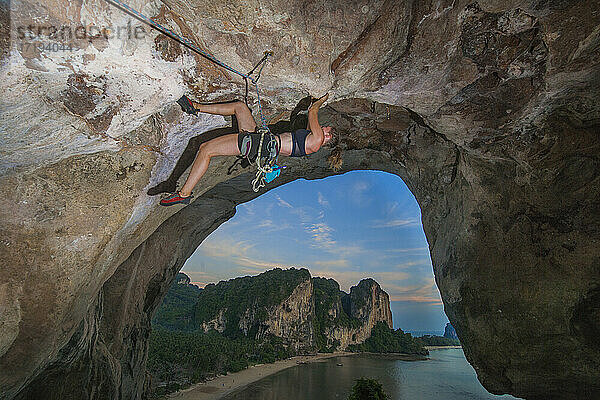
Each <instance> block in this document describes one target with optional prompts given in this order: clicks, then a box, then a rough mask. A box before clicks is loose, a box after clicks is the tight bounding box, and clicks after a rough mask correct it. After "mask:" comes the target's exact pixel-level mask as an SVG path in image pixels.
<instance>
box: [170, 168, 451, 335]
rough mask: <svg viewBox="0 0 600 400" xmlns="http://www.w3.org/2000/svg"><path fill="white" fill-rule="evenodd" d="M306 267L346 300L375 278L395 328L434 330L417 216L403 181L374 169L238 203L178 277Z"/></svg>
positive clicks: (436, 310) (434, 294)
mask: <svg viewBox="0 0 600 400" xmlns="http://www.w3.org/2000/svg"><path fill="white" fill-rule="evenodd" d="M290 267H295V268H306V269H308V270H309V271H310V274H311V276H313V277H323V278H333V279H335V280H336V281H337V282H338V283H339V285H340V289H341V290H343V291H344V292H346V293H348V292H349V290H350V287H351V286H355V285H357V284H358V282H360V280H361V279H365V278H369V277H371V278H373V279H374V280H375V281H377V282H378V283H379V285H380V286H381V287H382V288H383V290H385V291H386V293H388V295H389V296H390V308H391V309H392V316H393V322H394V329H397V328H401V329H402V330H404V331H440V330H443V329H444V326H445V325H446V323H447V322H448V319H447V317H446V315H445V314H444V310H443V304H442V301H441V297H440V294H439V291H438V289H437V287H436V285H435V279H434V277H433V268H432V265H431V259H430V255H429V246H428V244H427V240H426V238H425V234H424V232H423V227H422V225H421V212H420V208H419V206H418V204H417V202H416V200H415V198H414V196H413V195H412V193H411V192H410V191H409V189H408V188H407V187H406V185H405V184H404V182H403V181H402V180H401V179H400V178H399V177H398V176H396V175H393V174H389V173H385V172H381V171H353V172H349V173H346V174H342V175H336V176H331V177H328V178H324V179H319V180H313V181H308V180H304V179H299V180H296V181H293V182H290V183H288V184H286V185H282V186H280V187H278V188H275V189H272V190H270V191H269V192H267V193H265V194H263V195H261V196H259V197H258V198H256V199H254V200H252V201H250V202H247V203H244V204H240V205H239V206H238V207H237V209H236V214H235V215H234V216H233V217H232V218H231V219H230V220H229V221H227V222H225V223H223V224H222V225H221V226H220V227H219V228H218V229H216V230H215V231H214V232H213V233H211V234H210V235H209V236H208V237H207V238H206V239H205V240H204V242H203V243H202V244H201V245H200V246H199V247H198V249H196V251H195V252H194V254H193V255H192V256H191V257H190V258H189V259H188V260H187V261H186V263H185V265H184V267H183V268H182V270H181V272H184V273H186V274H187V275H188V276H190V279H191V281H192V282H194V283H195V284H196V285H198V286H199V287H202V286H203V285H206V284H208V283H217V282H219V281H221V280H228V279H233V278H236V277H241V276H247V275H249V276H253V275H257V274H259V273H261V272H264V271H266V270H268V269H273V268H282V269H287V268H290Z"/></svg>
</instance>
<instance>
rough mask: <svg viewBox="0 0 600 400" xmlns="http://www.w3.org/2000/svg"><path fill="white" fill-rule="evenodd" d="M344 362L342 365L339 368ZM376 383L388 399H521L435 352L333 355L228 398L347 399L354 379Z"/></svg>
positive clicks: (457, 357)
mask: <svg viewBox="0 0 600 400" xmlns="http://www.w3.org/2000/svg"><path fill="white" fill-rule="evenodd" d="M339 363H341V364H343V365H342V366H338V365H337V364H339ZM360 377H368V378H374V379H377V380H378V381H379V382H380V383H381V384H382V385H383V389H384V391H385V392H386V393H387V394H388V398H389V399H397V400H419V399H420V400H434V399H435V400H439V399H443V400H468V399H473V400H475V399H476V400H480V399H502V400H508V399H516V397H513V396H509V395H504V396H495V395H493V394H490V393H488V392H487V391H486V390H485V389H484V387H483V386H481V384H480V383H479V381H478V380H477V377H476V375H475V371H474V370H473V368H472V367H471V366H470V365H469V363H467V360H466V359H465V356H464V353H463V352H462V349H442V350H431V351H430V357H429V359H428V360H423V361H403V360H397V359H386V358H382V357H379V356H370V355H363V354H360V355H353V356H350V357H333V358H329V359H326V360H322V361H319V362H313V363H309V364H302V365H297V366H295V367H292V368H288V369H286V370H283V371H281V372H278V373H276V374H274V375H271V376H268V377H265V378H263V379H261V380H259V381H257V382H254V383H252V384H250V385H248V386H246V387H245V388H242V389H240V390H238V391H237V392H234V393H231V394H230V395H228V396H227V397H225V398H224V399H227V400H234V399H235V400H281V399H286V400H313V399H314V400H317V399H318V400H329V399H331V400H334V399H335V400H346V399H347V398H348V395H349V394H350V391H351V390H352V386H353V385H354V380H355V379H357V378H360Z"/></svg>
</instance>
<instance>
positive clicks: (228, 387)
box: [164, 352, 358, 400]
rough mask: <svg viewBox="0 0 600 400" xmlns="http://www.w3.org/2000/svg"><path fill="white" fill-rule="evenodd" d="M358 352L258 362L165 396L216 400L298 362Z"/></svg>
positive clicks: (315, 360)
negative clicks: (264, 362) (270, 362)
mask: <svg viewBox="0 0 600 400" xmlns="http://www.w3.org/2000/svg"><path fill="white" fill-rule="evenodd" d="M355 354H358V353H350V352H337V353H322V354H317V355H315V356H296V357H292V358H288V359H286V360H279V361H275V362H274V363H272V364H257V365H253V366H251V367H249V368H246V369H244V370H242V371H239V372H234V373H229V374H227V375H222V376H218V377H216V378H214V379H212V380H210V381H207V382H203V383H197V384H194V385H192V386H191V387H189V388H187V389H183V390H180V391H178V392H175V393H171V394H169V395H167V396H165V397H164V398H165V399H177V400H216V399H220V398H222V397H223V396H225V395H227V394H229V393H231V392H233V391H235V390H237V389H240V388H242V387H244V386H246V385H248V384H250V383H252V382H256V381H258V380H259V379H262V378H264V377H265V376H269V375H272V374H274V373H276V372H279V371H282V370H284V369H286V368H290V367H294V366H296V365H298V363H313V362H319V361H320V360H324V359H327V358H331V357H340V356H350V355H355Z"/></svg>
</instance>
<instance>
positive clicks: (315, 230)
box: [306, 222, 336, 249]
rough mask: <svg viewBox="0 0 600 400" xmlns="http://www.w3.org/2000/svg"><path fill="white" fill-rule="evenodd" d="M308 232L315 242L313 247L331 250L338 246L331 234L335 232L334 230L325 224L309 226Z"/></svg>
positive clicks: (319, 223)
mask: <svg viewBox="0 0 600 400" xmlns="http://www.w3.org/2000/svg"><path fill="white" fill-rule="evenodd" d="M306 231H307V232H308V234H309V235H311V238H312V240H313V241H314V244H313V245H312V246H313V247H318V248H325V249H331V248H332V247H333V246H335V244H336V242H335V240H333V237H332V235H331V232H333V231H334V229H333V228H331V227H330V226H329V225H327V224H326V223H324V222H317V223H316V224H309V225H308V226H307V227H306Z"/></svg>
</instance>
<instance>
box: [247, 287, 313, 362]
mask: <svg viewBox="0 0 600 400" xmlns="http://www.w3.org/2000/svg"><path fill="white" fill-rule="evenodd" d="M314 307H315V303H314V300H313V287H312V279H308V280H306V281H304V282H302V283H301V284H299V285H298V286H296V288H295V289H294V291H293V292H292V294H291V295H290V296H289V297H288V298H286V299H285V300H284V301H283V302H282V303H280V304H279V305H277V306H276V307H274V308H273V309H272V310H270V312H269V314H268V315H269V318H268V319H267V320H266V321H265V323H264V325H265V326H266V329H264V330H262V331H259V332H258V336H257V338H258V339H260V338H262V337H264V336H265V335H267V334H271V335H275V336H278V337H281V338H285V339H286V341H288V342H289V343H290V346H291V347H292V348H293V349H294V351H296V352H299V351H308V350H310V349H312V348H314V329H313V324H312V318H313V315H314ZM240 323H241V321H240Z"/></svg>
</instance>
